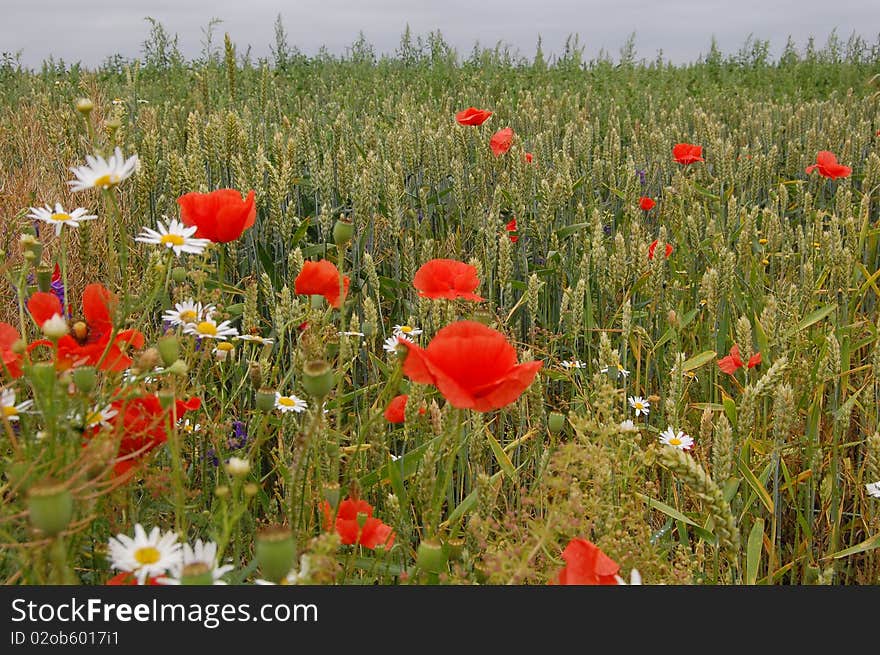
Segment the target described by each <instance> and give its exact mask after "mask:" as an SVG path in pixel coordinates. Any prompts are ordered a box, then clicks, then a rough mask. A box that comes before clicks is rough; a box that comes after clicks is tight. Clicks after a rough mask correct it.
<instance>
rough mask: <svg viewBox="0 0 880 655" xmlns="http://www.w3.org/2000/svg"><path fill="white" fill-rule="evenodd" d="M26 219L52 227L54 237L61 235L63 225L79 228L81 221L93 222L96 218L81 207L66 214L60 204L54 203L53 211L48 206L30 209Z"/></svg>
mask: <svg viewBox="0 0 880 655" xmlns="http://www.w3.org/2000/svg"><path fill="white" fill-rule="evenodd" d="M28 218H33V219H35V220H38V221H43V222H44V223H48V224H49V225H54V226H55V236H58V235H60V234H61V228H62V227H64V226H65V225H66V226H68V227H79V224H80V223H81V222H82V221H93V220H95V219H96V218H98V217H97V216H95V215H94V214H90V213H89V212H88V210H87V209H83V208H82V207H77V208H76V209H74V210H73V211H72V212H67V211H65V209H64V207H62V206H61V203H60V202H56V203H55V209H54V210H53V209H52V208H51V207H50V206H49V205H46V206H45V207H31V213H30V214H28Z"/></svg>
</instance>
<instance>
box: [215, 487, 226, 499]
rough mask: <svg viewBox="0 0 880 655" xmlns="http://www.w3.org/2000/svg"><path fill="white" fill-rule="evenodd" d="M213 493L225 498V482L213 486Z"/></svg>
mask: <svg viewBox="0 0 880 655" xmlns="http://www.w3.org/2000/svg"><path fill="white" fill-rule="evenodd" d="M214 495H215V496H217V498H226V496H228V495H229V487H227V486H226V485H225V484H221V485H220V486H218V487H214Z"/></svg>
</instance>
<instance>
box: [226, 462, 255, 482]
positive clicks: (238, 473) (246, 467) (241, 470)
mask: <svg viewBox="0 0 880 655" xmlns="http://www.w3.org/2000/svg"><path fill="white" fill-rule="evenodd" d="M250 470H251V463H250V462H249V461H247V460H246V459H241V458H240V457H230V458H229V461H228V462H226V472H227V473H229V475H231V476H232V477H234V478H243V477H244V476H246V475H247V474H248V472H249V471H250Z"/></svg>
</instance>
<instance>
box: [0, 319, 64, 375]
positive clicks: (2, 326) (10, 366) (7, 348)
mask: <svg viewBox="0 0 880 655" xmlns="http://www.w3.org/2000/svg"><path fill="white" fill-rule="evenodd" d="M59 304H60V303H59ZM20 338H21V337H20V335H19V334H18V330H16V329H15V328H14V327H12V326H11V325H9V323H0V359H2V360H3V369H5V371H8V372H9V375H11V376H12V377H13V378H19V377H21V376H22V370H21V355H19V354H18V353H14V352H12V345H13V344H14V343H15V342H16V341H18V340H19V339H20ZM3 369H0V374H3V373H4V370H3Z"/></svg>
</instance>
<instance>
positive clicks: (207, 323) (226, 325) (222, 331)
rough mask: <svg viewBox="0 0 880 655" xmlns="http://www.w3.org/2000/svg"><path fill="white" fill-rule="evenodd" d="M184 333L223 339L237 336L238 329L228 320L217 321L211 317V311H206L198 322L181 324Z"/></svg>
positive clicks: (205, 337) (204, 337)
mask: <svg viewBox="0 0 880 655" xmlns="http://www.w3.org/2000/svg"><path fill="white" fill-rule="evenodd" d="M183 333H184V334H194V335H195V336H197V337H201V338H203V339H219V340H221V341H225V340H226V337H237V336H238V330H236V329H235V328H234V327H232V323H231V322H230V321H223V322H222V323H219V324H218V323H217V321H215V320H214V319H213V318H212V317H211V312H206V313H205V316H204V317H202V320H201V321H199V322H198V323H187V324H186V325H184V326H183Z"/></svg>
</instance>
